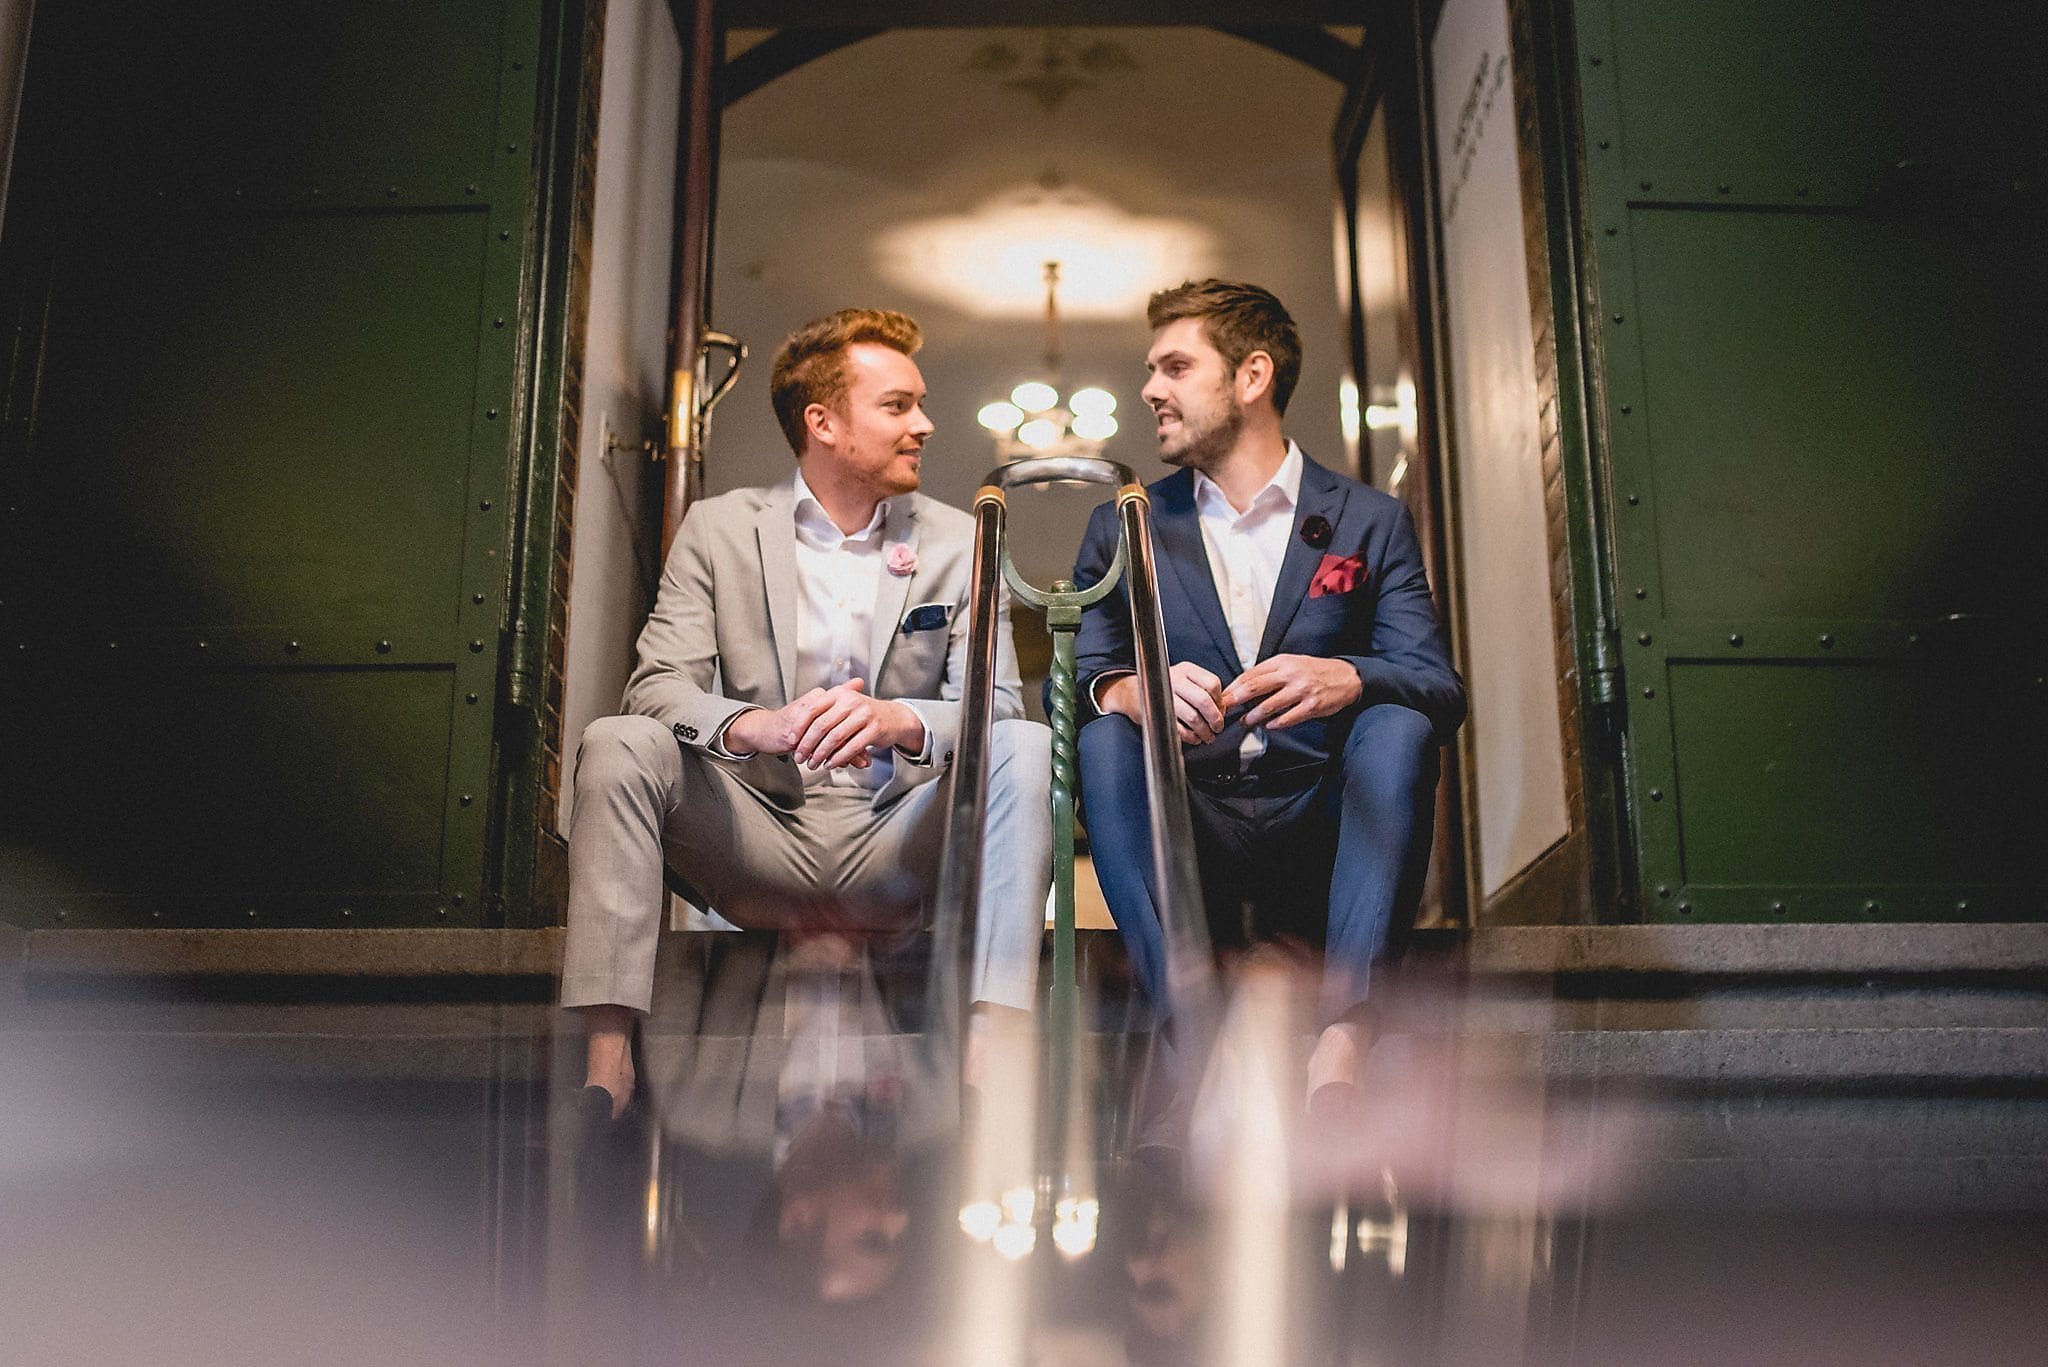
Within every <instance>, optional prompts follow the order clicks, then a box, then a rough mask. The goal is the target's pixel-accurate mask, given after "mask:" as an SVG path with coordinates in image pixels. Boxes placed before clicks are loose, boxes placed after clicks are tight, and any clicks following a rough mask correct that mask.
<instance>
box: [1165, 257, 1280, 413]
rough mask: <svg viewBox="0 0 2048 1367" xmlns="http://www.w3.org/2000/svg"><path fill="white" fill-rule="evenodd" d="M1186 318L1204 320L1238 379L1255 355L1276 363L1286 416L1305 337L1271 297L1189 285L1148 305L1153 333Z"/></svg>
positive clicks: (1228, 283) (1213, 283)
mask: <svg viewBox="0 0 2048 1367" xmlns="http://www.w3.org/2000/svg"><path fill="white" fill-rule="evenodd" d="M1183 318H1199V319H1201V320H1202V332H1203V333H1204V334H1205V335H1206V336H1207V337H1208V339H1209V345H1210V346H1213V347H1215V348H1216V350H1218V351H1220V352H1222V353H1223V362H1224V364H1225V365H1227V366H1229V367H1230V371H1231V373H1232V374H1233V375H1234V374H1236V373H1237V368H1238V367H1239V366H1241V365H1243V364H1244V358H1245V357H1247V356H1249V355H1251V354H1252V353H1253V352H1254V351H1263V352H1265V353H1266V354H1267V355H1268V356H1270V357H1272V358H1273V408H1274V411H1275V412H1279V413H1285V412H1286V411H1287V401H1288V400H1289V399H1290V398H1292V397H1294V384H1295V381H1297V380H1299V379H1300V378H1301V333H1300V332H1299V331H1298V330H1297V329H1296V328H1295V326H1294V319H1293V318H1291V317H1289V316H1288V313H1287V307H1286V305H1284V304H1282V303H1281V302H1280V301H1279V300H1278V299H1276V298H1274V297H1273V293H1272V291H1270V290H1262V289H1260V288H1259V287H1258V286H1257V285H1247V284H1244V283H1242V282H1239V281H1233V280H1215V279H1210V280H1189V281H1187V282H1185V283H1184V284H1179V285H1175V286H1174V287H1173V288H1172V289H1170V290H1161V291H1159V293H1157V294H1155V295H1153V296H1152V297H1151V299H1149V300H1148V301H1146V304H1145V321H1146V322H1148V323H1150V324H1151V325H1152V330H1153V331H1154V332H1157V331H1158V330H1159V329H1160V328H1163V327H1165V326H1166V325H1167V324H1168V323H1177V322H1179V321H1180V320H1181V319H1183Z"/></svg>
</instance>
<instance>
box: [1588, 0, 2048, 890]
mask: <svg viewBox="0 0 2048 1367" xmlns="http://www.w3.org/2000/svg"><path fill="white" fill-rule="evenodd" d="M1575 23H1576V30H1577V31H1576V35H1575V36H1576V58H1575V60H1576V69H1577V78H1578V81H1579V85H1580V90H1581V95H1582V108H1583V135H1584V148H1583V155H1584V164H1585V166H1586V186H1585V193H1586V201H1585V216H1584V224H1585V227H1584V232H1585V237H1586V239H1587V242H1588V247H1589V259H1590V261H1591V262H1592V281H1591V293H1592V296H1593V297H1592V298H1591V299H1589V300H1588V302H1587V308H1588V310H1589V317H1588V323H1589V327H1588V332H1589V334H1590V335H1591V336H1592V337H1593V339H1594V341H1593V343H1592V347H1593V352H1594V357H1593V359H1594V361H1595V373H1596V374H1597V375H1598V389H1597V391H1596V399H1597V402H1598V412H1599V419H1600V421H1601V423H1602V425H1603V426H1604V442H1603V445H1604V447H1605V450H1606V451H1607V453H1608V457H1609V460H1608V488H1607V494H1608V496H1609V499H1610V503H1609V507H1610V510H1611V512H1610V520H1611V523H1612V528H1611V538H1612V550H1613V556H1614V560H1613V563H1614V567H1615V571H1614V572H1615V577H1616V582H1615V586H1614V587H1615V589H1616V599H1617V601H1618V602H1619V603H1620V605H1621V609H1620V625H1621V643H1620V644H1621V651H1622V659H1623V670H1624V675H1625V679H1626V690H1627V697H1626V707H1627V710H1626V741H1627V750H1628V764H1629V773H1628V775H1627V782H1628V787H1629V791H1630V794H1631V798H1632V802H1631V807H1632V811H1633V814H1634V821H1635V825H1636V835H1637V845H1638V849H1639V852H1640V872H1641V877H1640V883H1641V886H1640V889H1639V893H1640V896H1641V897H1642V906H1643V907H1644V914H1645V915H1646V916H1648V917H1650V918H1653V919H1665V920H1686V919H1690V920H1694V921H1699V920H1764V921H1768V920H1773V919H1779V918H1782V919H1787V920H1844V919H1903V920H1943V919H1953V920H1978V919H1996V918H2005V917H2015V916H2026V917H2035V916H2040V915H2042V914H2043V912H2044V910H2048V899H2044V896H2043V892H2044V885H2048V842H2044V841H2043V840H2042V839H2041V811H2042V808H2043V799H2044V797H2048V783H2044V777H2043V775H2044V772H2048V763H2044V761H2048V725H2044V714H2048V690H2044V688H2043V685H2042V672H2043V662H2044V649H2043V643H2044V638H2043V626H2044V620H2048V618H2044V611H2043V609H2044V605H2048V592H2044V585H2048V575H2044V569H2043V566H2044V557H2043V555H2042V553H2041V544H2040V543H2041V537H2042V526H2043V514H2044V512H2048V503H2044V498H2043V466H2044V455H2048V448H2044V442H2043V426H2042V412H2043V407H2042V402H2041V400H2042V395H2043V394H2044V393H2048V350H2044V345H2043V338H2044V337H2048V331H2044V329H2043V328H2042V327H2041V320H2040V316H2039V314H2040V310H2041V307H2042V304H2043V302H2044V301H2048V289H2044V285H2048V268H2044V262H2048V257H2044V254H2043V253H2042V251H2041V249H2040V242H2041V229H2042V226H2043V215H2042V201H2041V190H2040V186H2041V183H2042V177H2041V171H2042V167H2043V163H2042V160H2041V141H2040V139H2041V131H2042V127H2043V119H2042V116H2041V110H2040V97H2039V80H2038V76H2039V70H2040V65H2039V60H2040V47H2039V44H2038V42H2036V41H2035V39H2034V38H2033V37H2032V35H2031V33H2030V32H2029V31H2028V30H2029V28H2030V27H2031V25H2030V24H2029V23H2028V21H2027V18H2026V11H2025V7H2021V6H2012V5H2004V4H1996V3H1988V4H1975V5H1967V6H1962V7H1938V8H1933V9H1930V8H1928V7H1926V6H1920V5H1907V4H1903V3H1882V4H1870V5H1858V6H1852V7H1848V8H1843V7H1841V6H1837V5H1831V4H1827V3H1824V0H1794V2H1793V3H1787V0H1721V3H1716V4H1711V5H1669V4H1663V3H1656V2H1655V0H1582V3H1580V4H1579V5H1578V7H1577V11H1576V20H1575Z"/></svg>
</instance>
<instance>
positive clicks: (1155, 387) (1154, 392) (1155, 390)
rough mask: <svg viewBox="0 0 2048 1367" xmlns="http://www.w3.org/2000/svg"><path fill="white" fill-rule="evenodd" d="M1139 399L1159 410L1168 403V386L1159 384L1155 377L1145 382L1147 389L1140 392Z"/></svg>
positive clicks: (1157, 378)
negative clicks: (1161, 405) (1159, 407)
mask: <svg viewBox="0 0 2048 1367" xmlns="http://www.w3.org/2000/svg"><path fill="white" fill-rule="evenodd" d="M1138 398H1139V399H1140V400H1142V401H1143V402H1144V403H1146V404H1147V405H1149V406H1151V407H1153V408H1157V407H1158V406H1159V405H1160V404H1162V403H1164V402H1165V401H1166V386H1165V385H1163V384H1161V383H1160V382H1159V377H1158V376H1157V375H1153V376H1152V377H1151V378H1149V379H1147V380H1146V381H1145V387H1144V388H1143V389H1141V390H1139V391H1138Z"/></svg>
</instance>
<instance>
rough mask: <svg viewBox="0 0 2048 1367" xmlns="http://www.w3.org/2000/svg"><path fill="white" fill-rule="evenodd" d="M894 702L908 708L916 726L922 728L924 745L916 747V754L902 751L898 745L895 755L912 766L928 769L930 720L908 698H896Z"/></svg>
mask: <svg viewBox="0 0 2048 1367" xmlns="http://www.w3.org/2000/svg"><path fill="white" fill-rule="evenodd" d="M896 701H897V702H900V703H902V704H903V705H904V706H905V707H907V708H909V709H910V710H911V712H912V713H914V714H915V715H916V717H917V721H918V724H919V725H920V726H922V727H924V744H923V745H920V746H918V747H917V752H916V753H915V754H913V753H911V752H910V751H908V750H906V749H904V748H903V747H902V746H900V745H899V746H897V747H896V753H897V754H899V755H901V756H903V758H904V759H905V760H907V761H909V762H910V763H912V764H918V765H923V766H924V767H926V768H930V767H931V762H932V722H931V718H929V717H927V716H926V715H925V714H924V712H923V710H922V709H921V708H919V707H918V705H917V704H916V703H914V702H912V701H911V700H910V699H908V698H898V699H897V700H896Z"/></svg>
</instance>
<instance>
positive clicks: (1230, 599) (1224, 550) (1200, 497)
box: [1195, 441, 1302, 768]
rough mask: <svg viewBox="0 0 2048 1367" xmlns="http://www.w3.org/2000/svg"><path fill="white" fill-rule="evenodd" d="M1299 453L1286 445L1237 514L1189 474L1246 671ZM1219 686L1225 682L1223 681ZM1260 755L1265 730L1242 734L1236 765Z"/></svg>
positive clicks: (1287, 532)
mask: <svg viewBox="0 0 2048 1367" xmlns="http://www.w3.org/2000/svg"><path fill="white" fill-rule="evenodd" d="M1301 463H1302V454H1301V448H1300V447H1299V446H1296V445H1295V444H1294V443H1293V442H1291V441H1290V442H1288V443H1287V455H1286V458H1285V459H1283V460H1282V461H1281V462H1280V468H1279V469H1277V470H1275V471H1274V472H1273V477H1272V478H1271V479H1269V480H1267V481H1266V484H1265V487H1263V488H1261V489H1260V490H1259V491H1258V492H1257V493H1256V494H1254V495H1252V499H1251V502H1250V503H1248V504H1247V505H1245V509H1244V511H1243V512H1239V511H1238V510H1237V509H1235V508H1233V507H1231V506H1230V500H1229V499H1228V498H1226V497H1225V496H1224V494H1223V490H1222V489H1221V488H1219V487H1218V486H1217V484H1216V483H1215V481H1213V480H1211V479H1210V478H1209V477H1208V476H1207V475H1205V474H1202V473H1200V472H1199V471H1198V472H1196V474H1195V512H1196V515H1197V517H1198V519H1199V521H1200V522H1201V525H1202V545H1203V548H1204V549H1206V550H1207V551H1208V552H1209V574H1210V577H1211V578H1212V579H1214V580H1215V583H1216V598H1217V601H1218V602H1220V603H1221V604H1222V605H1223V620H1224V621H1226V622H1228V623H1229V624H1230V641H1231V644H1232V645H1234V646H1236V647H1237V660H1238V663H1239V664H1241V665H1243V666H1244V667H1245V668H1246V669H1250V668H1251V667H1252V665H1253V664H1255V663H1257V661H1258V658H1259V638H1260V637H1262V636H1264V635H1265V634H1266V618H1267V616H1268V615H1269V614H1270V613H1271V611H1272V608H1273V590H1274V588H1275V587H1276V586H1277V585H1278V584H1279V582H1280V563H1281V561H1283V560H1285V559H1286V558H1287V546H1288V542H1289V540H1290V538H1291V537H1292V536H1293V534H1294V510H1295V507H1296V506H1297V505H1298V504H1299V503H1300V501H1301ZM1225 682H1226V683H1227V682H1229V681H1228V680H1225ZM1264 753H1266V730H1265V728H1264V727H1254V728H1253V729H1251V730H1249V731H1247V732H1245V736H1244V743H1243V745H1242V746H1240V747H1239V749H1238V752H1237V754H1238V765H1239V767H1240V768H1243V767H1249V766H1250V764H1251V762H1252V761H1253V760H1255V759H1257V758H1258V757H1259V756H1260V755H1263V754H1264Z"/></svg>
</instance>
